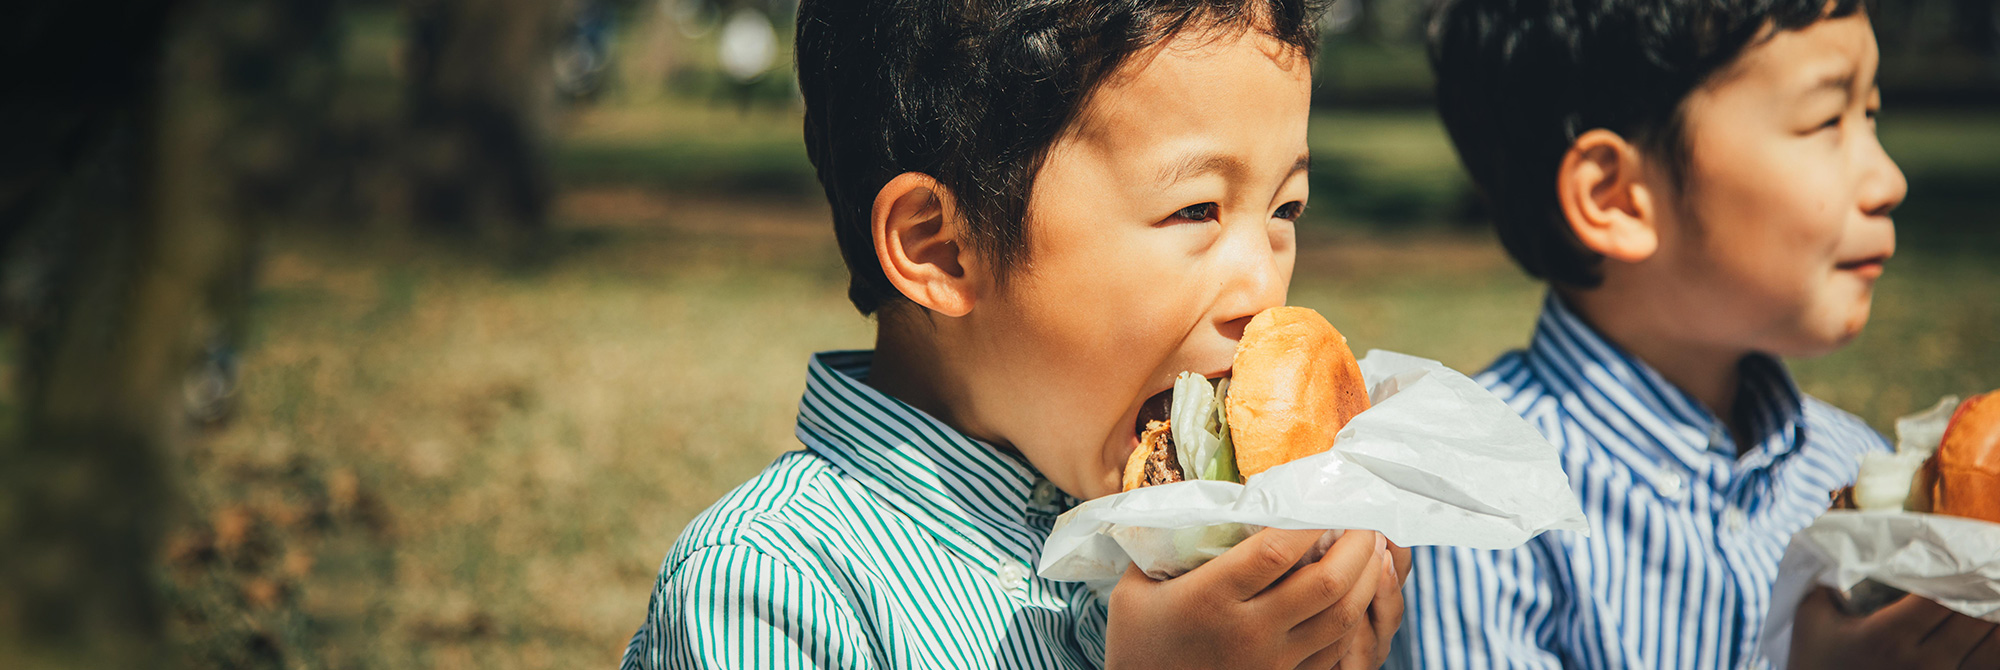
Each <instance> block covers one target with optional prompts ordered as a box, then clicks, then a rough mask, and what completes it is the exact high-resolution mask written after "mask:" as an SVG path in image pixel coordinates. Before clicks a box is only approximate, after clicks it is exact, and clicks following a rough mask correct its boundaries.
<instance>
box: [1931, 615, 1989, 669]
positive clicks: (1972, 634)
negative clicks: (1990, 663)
mask: <svg viewBox="0 0 2000 670" xmlns="http://www.w3.org/2000/svg"><path fill="white" fill-rule="evenodd" d="M1991 632H1993V624H1990V623H1987V622H1984V621H1980V620H1978V619H1974V618H1972V617H1969V616H1966V615H1963V614H1953V615H1952V616H1950V617H1948V618H1946V619H1945V621H1944V623H1942V624H1939V625H1938V627H1937V630H1933V631H1931V634H1930V635H1929V636H1927V637H1925V638H1924V641H1923V642H1922V643H1921V645H1922V648H1923V650H1924V651H1925V652H1928V654H1927V655H1930V656H1932V657H1933V658H1938V659H1942V660H1945V661H1948V662H1950V663H1954V664H1956V663H1958V662H1959V661H1960V660H1962V659H1964V658H1965V657H1967V656H1970V655H1972V650H1973V649H1974V648H1976V647H1978V646H1979V643H1980V642H1981V641H1983V640H1985V639H1986V634H1987V633H1991Z"/></svg>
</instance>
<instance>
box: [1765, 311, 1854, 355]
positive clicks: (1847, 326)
mask: <svg viewBox="0 0 2000 670" xmlns="http://www.w3.org/2000/svg"><path fill="white" fill-rule="evenodd" d="M1868 312H1869V310H1868V306H1867V305H1866V304H1863V305H1862V306H1861V307H1859V308H1857V309H1851V310H1848V311H1847V312H1846V313H1844V314H1841V315H1838V316H1833V317H1831V318H1828V319H1826V320H1824V321H1822V322H1820V323H1815V324H1811V325H1809V326H1808V327H1806V328H1804V329H1802V330H1804V331H1805V332H1802V333H1800V336H1799V337H1797V338H1794V340H1793V342H1791V343H1790V346H1787V347H1784V348H1783V350H1781V351H1773V352H1771V353H1775V354H1778V355H1780V356H1784V357H1787V358H1814V357H1818V356H1825V355H1827V354H1831V353H1834V352H1836V351H1839V350H1840V349H1841V348H1843V347H1846V346H1847V345H1849V344H1851V343H1853V342H1854V339H1855V338H1857V337H1860V336H1861V331H1862V330H1863V329H1865V328H1866V327H1867V326H1868Z"/></svg>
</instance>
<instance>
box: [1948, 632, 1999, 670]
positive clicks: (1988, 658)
mask: <svg viewBox="0 0 2000 670" xmlns="http://www.w3.org/2000/svg"><path fill="white" fill-rule="evenodd" d="M1958 667H1960V668H2000V626H1995V627H1993V630H1989V631H1986V639H1984V640H1981V641H1980V642H1979V646H1977V647H1973V649H1972V651H1971V652H1970V653H1967V654H1966V655H1965V660H1962V661H1959V663H1958Z"/></svg>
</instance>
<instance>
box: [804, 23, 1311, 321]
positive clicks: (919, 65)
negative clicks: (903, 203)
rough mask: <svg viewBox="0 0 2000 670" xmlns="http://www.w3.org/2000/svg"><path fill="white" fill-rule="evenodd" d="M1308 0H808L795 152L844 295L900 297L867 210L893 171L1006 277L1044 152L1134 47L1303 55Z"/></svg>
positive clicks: (1018, 252)
mask: <svg viewBox="0 0 2000 670" xmlns="http://www.w3.org/2000/svg"><path fill="white" fill-rule="evenodd" d="M1319 4H1320V0H806V1H805V2H802V3H800V4H799V14H798V40H797V42H796V49H797V58H798V74H799V90H800V92H801V93H802V94H803V95H804V97H805V107H806V112H805V142H806V154H807V155H808V156H809V157H810V158H811V159H812V163H813V167H814V168H815V169H816V170H817V171H818V175H819V181H820V185H821V186H822V187H824V188H825V189H826V199H827V202H828V204H830V205H832V208H833V227H834V233H835V237H836V238H837V239H838V241H839V244H840V253H841V256H842V257H843V258H844V259H845V260H846V261H847V269H848V273H849V284H848V291H847V295H848V299H849V300H851V301H853V303H854V306H855V307H856V308H857V309H859V310H861V313H863V314H874V313H875V312H876V311H877V310H879V309H880V308H881V307H882V306H884V305H886V304H889V303H892V302H894V301H896V300H898V299H900V298H901V297H902V296H901V294H900V293H898V292H897V291H896V288H895V287H894V286H892V285H890V284H889V281H888V279H887V278H886V277H885V275H883V273H882V267H881V265H880V264H879V262H878V261H877V260H876V257H875V247H874V241H873V237H872V236H871V234H870V230H869V217H870V214H871V210H872V208H873V206H874V202H875V196H876V194H877V193H878V192H879V191H880V190H881V189H882V187H883V186H884V185H886V184H887V183H888V182H889V180H890V179H893V178H895V176H896V175H898V174H902V173H905V172H919V173H923V174H926V175H929V176H930V177H932V178H933V179H936V180H937V181H938V183H939V184H941V185H942V186H943V187H944V188H945V190H947V191H949V193H950V196H951V197H952V198H953V201H954V203H955V204H956V206H957V208H958V211H960V212H962V213H963V215H964V217H965V220H966V238H967V239H966V243H967V245H968V246H969V247H970V248H971V251H972V252H973V253H974V254H976V255H977V256H978V257H980V258H981V260H983V261H985V262H986V264H987V265H988V266H989V267H991V268H992V269H993V271H994V273H995V275H996V280H997V281H1004V280H1005V279H1006V277H1007V276H1008V274H1009V273H1010V271H1011V270H1013V269H1014V268H1016V267H1017V266H1018V265H1019V264H1020V263H1021V261H1022V257H1023V255H1024V254H1025V253H1026V250H1027V248H1028V244H1027V240H1028V237H1027V236H1028V222H1027V221H1026V218H1027V216H1026V215H1027V206H1028V196H1029V190H1030V187H1031V186H1032V184H1033V183H1034V177H1035V173H1036V172H1037V171H1039V169H1040V168H1041V164H1042V159H1043V157H1044V156H1045V155H1046V154H1047V152H1048V150H1049V148H1050V146H1052V145H1054V144H1055V142H1056V140H1057V139H1058V138H1059V137H1061V134H1062V132H1063V130H1064V129H1065V128H1066V127H1068V126H1069V124H1070V123H1071V122H1072V121H1073V120H1074V119H1075V117H1076V115H1077V113H1078V111H1079V110H1080V108H1081V107H1082V105H1083V102H1084V100H1085V98H1086V97H1087V96H1088V95H1089V94H1090V92H1091V91H1092V90H1093V89H1095V88H1096V86H1097V85H1098V84H1099V83H1101V82H1102V81H1103V80H1104V78H1105V76H1106V75H1108V74H1110V73H1111V72H1113V71H1115V70H1116V69H1117V68H1118V66H1119V65H1120V64H1122V63H1123V62H1124V61H1125V60H1126V59H1127V58H1129V57H1131V56H1132V55H1134V54H1136V53H1138V52H1140V51H1143V50H1145V49H1147V48H1149V47H1152V46H1154V45H1157V44H1160V43H1162V42H1164V41H1166V40H1167V39H1168V38H1171V37H1173V36H1174V35H1176V34H1179V33H1180V32H1182V31H1184V30H1191V29H1192V30H1207V29H1255V30H1260V31H1263V32H1265V33H1268V34H1270V35H1271V36H1273V37H1275V38H1277V39H1278V40H1280V41H1283V42H1285V43H1287V44H1289V45H1291V46H1293V47H1296V48H1297V49H1299V50H1300V51H1301V52H1302V53H1303V54H1304V55H1305V56H1307V57H1311V55H1312V54H1313V52H1314V50H1315V47H1316V44H1317V40H1318V36H1319V31H1318V25H1317V23H1318V16H1319Z"/></svg>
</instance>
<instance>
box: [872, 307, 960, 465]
mask: <svg viewBox="0 0 2000 670" xmlns="http://www.w3.org/2000/svg"><path fill="white" fill-rule="evenodd" d="M912 311H919V312H920V311H921V310H912ZM925 316H927V315H926V314H922V313H919V314H909V313H905V312H892V311H891V310H890V309H884V310H882V311H881V312H878V313H877V315H876V320H875V321H876V328H875V358H874V361H873V362H872V363H871V364H870V365H869V369H868V380H867V382H866V383H867V384H868V386H869V387H871V388H873V389H875V390H877V391H881V392H882V394H883V395H886V396H889V397H891V398H895V399H897V400H901V401H903V402H904V403H906V404H908V405H909V406H911V407H915V408H917V409H918V410H921V411H923V412H924V413H925V414H929V415H931V417H933V418H936V419H937V420H939V421H942V422H944V423H945V425H948V426H951V427H953V428H956V429H958V430H959V432H962V433H965V434H967V435H970V436H972V437H975V438H979V439H987V440H988V441H991V440H990V439H989V438H986V437H983V436H980V435H977V434H975V433H974V432H973V431H972V430H969V427H968V426H967V425H966V424H965V423H964V419H965V417H961V416H958V415H957V413H956V412H954V411H952V407H954V406H956V405H957V404H958V403H957V402H955V401H954V400H955V399H957V398H960V397H961V396H963V395H964V392H963V389H962V388H959V387H957V386H954V385H952V384H950V383H947V380H949V379H952V378H953V372H952V371H953V370H954V367H953V366H952V361H951V360H950V358H951V357H949V356H947V355H945V353H944V352H943V351H941V350H939V348H938V346H937V338H936V337H935V335H936V333H935V329H936V328H935V325H934V324H932V323H930V322H929V321H928V320H926V319H925ZM918 329H923V330H925V331H930V332H928V333H921V332H918Z"/></svg>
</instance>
